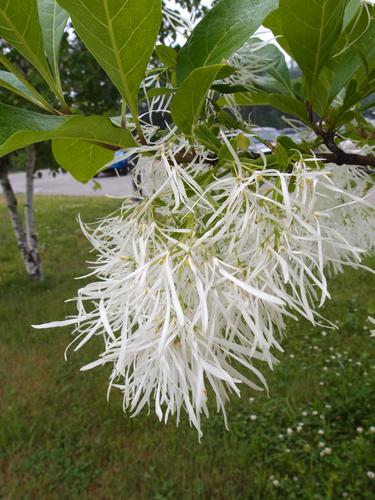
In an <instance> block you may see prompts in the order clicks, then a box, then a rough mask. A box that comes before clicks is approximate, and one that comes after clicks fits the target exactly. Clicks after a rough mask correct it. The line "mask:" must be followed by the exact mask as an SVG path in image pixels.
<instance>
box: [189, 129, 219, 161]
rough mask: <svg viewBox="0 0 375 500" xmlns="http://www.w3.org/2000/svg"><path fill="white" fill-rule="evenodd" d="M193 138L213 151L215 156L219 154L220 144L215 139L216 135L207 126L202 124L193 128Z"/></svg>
mask: <svg viewBox="0 0 375 500" xmlns="http://www.w3.org/2000/svg"><path fill="white" fill-rule="evenodd" d="M194 136H195V137H196V139H197V140H198V141H199V142H200V143H201V144H203V145H204V146H206V147H207V148H208V149H209V150H210V151H213V152H214V153H216V154H217V153H218V152H219V149H220V147H221V142H220V141H219V139H218V138H217V135H216V134H215V133H214V132H213V131H212V130H211V129H210V128H209V127H208V126H207V125H204V124H202V125H198V126H197V127H195V128H194Z"/></svg>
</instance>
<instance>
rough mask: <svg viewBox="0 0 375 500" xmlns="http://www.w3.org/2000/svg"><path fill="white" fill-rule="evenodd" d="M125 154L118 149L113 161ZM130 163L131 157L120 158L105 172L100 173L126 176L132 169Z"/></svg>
mask: <svg viewBox="0 0 375 500" xmlns="http://www.w3.org/2000/svg"><path fill="white" fill-rule="evenodd" d="M124 153H125V151H124V150H123V149H119V150H118V151H116V152H115V159H116V158H118V157H120V156H122V155H123V154H124ZM132 166H133V165H132V161H131V157H128V158H122V159H121V160H119V161H117V162H116V163H112V165H110V166H109V167H107V168H106V169H105V170H102V171H101V172H100V173H103V174H111V175H127V174H128V173H129V172H130V171H131V169H132Z"/></svg>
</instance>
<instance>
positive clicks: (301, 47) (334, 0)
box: [279, 0, 346, 89]
mask: <svg viewBox="0 0 375 500" xmlns="http://www.w3.org/2000/svg"><path fill="white" fill-rule="evenodd" d="M345 7H346V0H312V1H308V2H303V1H301V0H280V9H279V12H280V18H281V23H282V31H283V35H284V37H285V39H286V41H287V43H288V46H289V47H290V50H291V51H292V55H293V57H294V59H295V60H296V61H297V63H298V64H299V66H300V67H301V69H302V71H303V73H304V75H305V77H306V79H307V81H308V83H309V85H310V89H312V88H313V86H314V84H315V82H316V81H317V79H318V77H319V75H320V72H321V71H322V69H323V67H324V66H325V64H326V63H327V61H328V59H329V58H330V56H331V54H332V50H333V47H334V46H335V43H336V42H337V39H338V37H339V35H340V33H341V30H342V27H343V19H344V13H345Z"/></svg>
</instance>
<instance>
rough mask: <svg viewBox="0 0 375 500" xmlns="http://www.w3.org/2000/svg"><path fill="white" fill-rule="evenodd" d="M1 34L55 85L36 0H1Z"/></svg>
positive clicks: (48, 81) (49, 82)
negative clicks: (45, 51)
mask: <svg viewBox="0 0 375 500" xmlns="http://www.w3.org/2000/svg"><path fill="white" fill-rule="evenodd" d="M0 36H1V37H3V38H4V39H5V40H6V41H7V42H8V43H9V44H10V45H12V46H13V47H14V48H15V49H17V50H18V52H20V53H21V54H22V55H23V56H24V57H25V58H26V59H27V60H28V61H29V62H30V63H31V64H32V65H33V66H34V67H35V68H36V69H37V70H38V71H39V73H40V74H41V75H42V76H43V78H44V79H45V80H46V81H47V83H48V84H52V86H53V78H52V76H51V73H50V70H49V67H48V63H47V59H46V57H45V54H44V45H43V36H42V31H41V29H40V24H39V17H38V8H37V3H36V0H0Z"/></svg>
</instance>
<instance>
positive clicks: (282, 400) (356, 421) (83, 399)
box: [0, 196, 375, 500]
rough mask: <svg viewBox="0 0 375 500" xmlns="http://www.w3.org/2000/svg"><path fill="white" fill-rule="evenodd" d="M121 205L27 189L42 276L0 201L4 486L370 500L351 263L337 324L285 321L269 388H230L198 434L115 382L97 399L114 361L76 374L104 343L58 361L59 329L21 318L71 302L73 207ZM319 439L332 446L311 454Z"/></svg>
mask: <svg viewBox="0 0 375 500" xmlns="http://www.w3.org/2000/svg"><path fill="white" fill-rule="evenodd" d="M20 203H21V204H22V203H23V199H22V198H21V199H20ZM117 207H118V200H109V199H102V198H97V197H93V198H79V197H77V198H68V197H44V196H39V197H37V198H36V214H37V223H38V225H39V227H40V236H41V241H42V242H43V243H42V254H43V260H44V263H45V269H46V274H47V279H46V281H45V282H44V283H30V282H29V281H28V280H27V278H26V277H25V276H24V275H23V273H22V271H21V267H20V263H19V256H18V253H17V247H16V242H15V241H14V240H13V238H12V233H11V231H10V222H9V221H8V219H7V217H6V208H5V206H4V204H3V203H2V202H0V235H1V238H2V244H1V245H0V261H1V269H0V323H1V325H2V328H1V331H2V334H1V336H0V356H1V360H2V362H1V363H0V381H1V387H2V389H1V390H2V393H1V398H0V415H1V416H0V497H1V498H9V497H12V496H13V497H14V498H25V497H30V498H47V497H48V498H62V499H65V498H82V499H85V498H92V497H93V496H94V497H95V498H113V497H115V496H117V497H118V498H123V497H124V496H126V498H129V499H143V498H147V499H148V498H150V499H162V498H163V499H166V498H169V499H175V498H186V499H188V498H193V499H197V500H201V499H202V500H204V499H207V498H225V499H237V498H240V499H242V498H259V499H267V500H268V499H270V500H273V499H280V498H282V499H284V498H285V499H305V498H306V499H310V498H314V497H315V498H322V499H323V498H324V499H336V498H343V497H344V496H346V495H347V497H348V498H352V499H363V500H372V498H373V492H374V480H371V479H370V478H369V477H368V476H367V472H368V471H374V457H373V450H374V446H375V433H373V432H371V431H370V429H371V427H373V426H374V417H373V408H374V405H375V384H374V378H375V370H374V368H373V364H374V363H373V346H372V345H371V341H372V340H373V339H369V332H368V330H366V328H367V321H366V318H367V315H368V308H370V310H372V309H371V305H372V304H373V302H374V301H373V290H374V286H375V282H374V277H373V276H371V275H369V274H368V273H366V272H365V271H361V270H358V271H354V270H353V271H352V270H348V271H347V272H345V274H344V275H342V276H339V277H338V278H337V279H336V280H335V282H334V283H333V292H334V296H335V301H330V303H329V304H328V305H327V306H326V307H325V309H324V311H322V314H324V315H325V316H326V317H328V318H329V319H330V320H331V321H333V322H336V324H337V326H338V327H339V330H338V331H334V330H327V331H322V330H321V329H316V328H313V327H312V326H311V325H309V324H307V322H305V321H304V320H302V321H299V322H293V321H289V323H288V330H287V332H288V336H287V338H286V339H285V351H286V352H287V353H288V354H282V353H280V356H278V357H279V358H280V360H281V362H280V364H279V365H277V367H276V368H275V370H274V371H273V372H271V371H270V373H269V375H268V381H269V387H270V397H269V396H267V394H265V393H264V394H263V393H256V394H254V393H253V392H252V391H251V390H250V389H249V388H246V387H244V388H243V389H242V390H241V399H238V400H237V398H236V397H234V396H233V397H232V398H231V403H230V405H229V407H228V419H229V422H230V430H229V432H228V431H227V430H226V429H225V426H224V422H223V419H222V416H221V415H216V408H215V407H210V413H211V414H210V418H209V420H206V419H202V420H204V424H203V431H204V436H203V439H202V442H201V443H199V442H198V440H197V436H196V433H195V431H194V430H192V429H191V428H190V427H189V424H188V422H187V419H185V418H182V422H181V424H180V426H179V428H178V429H176V425H175V422H174V421H173V419H171V420H170V421H169V422H168V424H167V425H166V426H164V424H160V422H159V421H158V419H157V417H156V416H154V415H147V410H146V411H145V412H143V413H142V414H140V415H138V416H137V418H131V417H130V416H129V415H124V414H123V412H122V408H121V395H120V394H119V393H118V392H117V390H116V389H113V392H112V394H111V397H110V400H109V403H107V400H106V395H105V392H106V383H105V378H106V376H107V375H109V373H110V370H111V367H109V366H108V367H107V368H99V369H97V370H93V371H91V372H86V373H85V375H84V376H83V375H82V373H80V371H79V369H80V367H81V366H82V365H83V364H85V363H86V362H90V361H92V360H93V359H95V357H96V356H97V354H98V353H99V352H101V349H102V345H101V339H98V341H97V342H94V343H93V344H92V345H90V346H89V347H87V349H85V351H82V352H81V353H80V354H79V355H78V354H77V353H74V351H73V350H71V351H70V352H69V353H68V361H67V364H64V361H63V356H64V350H65V347H66V345H67V344H68V343H69V342H70V341H71V340H72V336H71V332H70V330H69V328H67V329H65V330H62V331H59V332H58V333H56V334H51V333H43V332H40V331H35V330H32V329H31V328H30V324H32V323H36V322H42V321H48V320H55V319H56V318H58V317H60V318H62V317H64V316H65V315H68V314H71V313H73V307H72V305H71V304H70V303H66V302H64V301H65V300H66V298H67V297H70V296H72V295H73V294H74V293H76V282H74V280H73V278H74V277H76V276H80V275H82V274H84V273H86V270H87V267H86V264H85V260H87V252H88V249H89V245H88V242H87V241H86V240H85V237H84V236H83V234H82V233H81V231H80V229H79V227H78V224H77V221H76V216H77V212H79V213H80V214H81V217H82V219H83V220H84V221H87V222H90V221H94V220H95V219H97V218H99V217H102V216H103V213H110V212H112V211H113V210H115V209H116V208H117ZM369 264H370V265H373V264H374V259H371V261H370V262H369ZM41 301H42V303H43V307H41ZM21 307H22V314H20V308H21ZM254 418H256V420H254ZM301 423H302V424H303V425H302V426H301V425H300V424H301ZM357 428H359V429H360V430H361V428H362V429H363V431H362V432H358V431H357ZM288 429H290V430H289V431H288ZM298 429H299V430H298ZM322 443H323V445H322ZM325 448H330V449H331V453H330V454H326V455H324V454H323V455H321V453H322V452H323V450H324V449H325ZM124 471H125V472H124ZM374 472H375V471H374ZM274 481H276V482H274ZM124 492H125V493H124ZM344 493H345V494H346V495H343V494H344Z"/></svg>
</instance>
